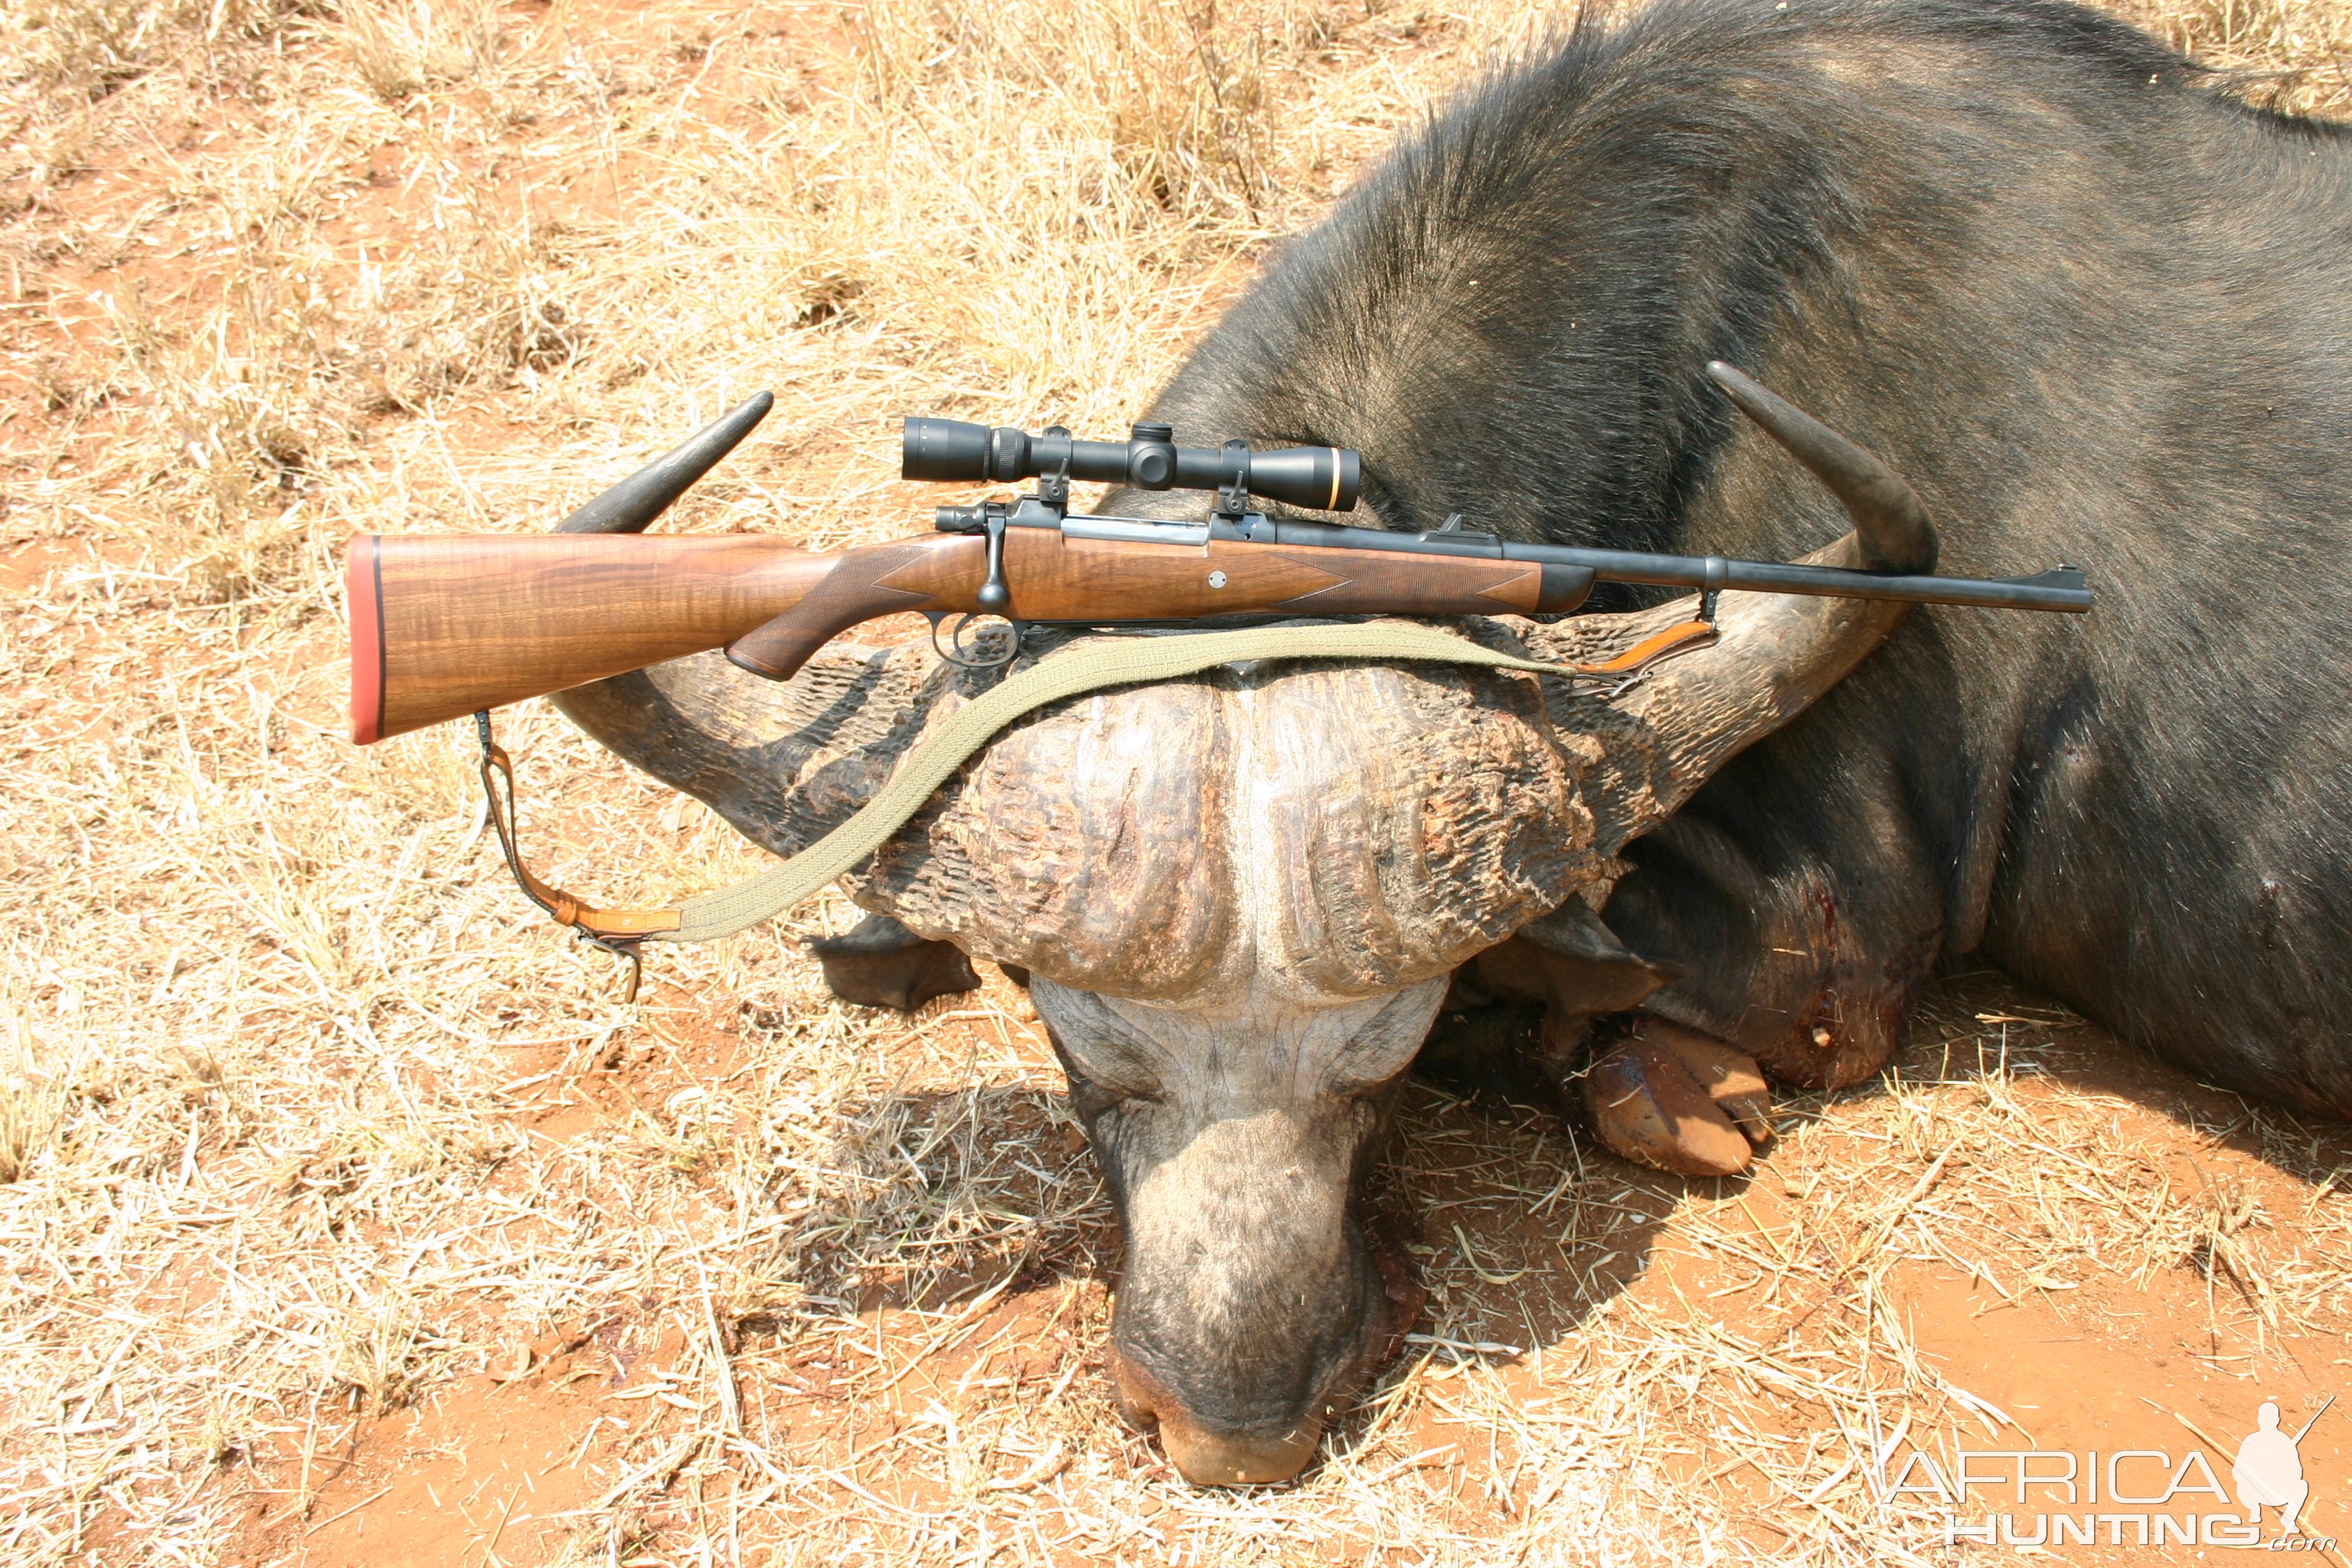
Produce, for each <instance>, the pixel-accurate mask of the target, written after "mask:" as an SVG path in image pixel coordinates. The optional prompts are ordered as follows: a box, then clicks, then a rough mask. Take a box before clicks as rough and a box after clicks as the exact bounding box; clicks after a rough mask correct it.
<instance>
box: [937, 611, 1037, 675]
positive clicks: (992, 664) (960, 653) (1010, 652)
mask: <svg viewBox="0 0 2352 1568" xmlns="http://www.w3.org/2000/svg"><path fill="white" fill-rule="evenodd" d="M922 616H923V619H925V620H927V621H929V622H930V623H931V651H932V652H933V653H936V654H938V655H939V656H940V658H941V659H943V660H945V661H946V662H947V663H949V664H951V665H954V666H955V667H956V668H958V669H1002V668H1004V667H1005V666H1006V665H1008V664H1011V663H1012V662H1013V660H1014V659H1016V658H1020V657H1021V642H1022V639H1023V638H1024V637H1026V636H1028V633H1029V623H1028V622H1026V621H1016V620H1013V619H1012V618H1011V617H1009V616H996V615H990V614H988V613H987V612H985V611H972V610H968V611H957V610H925V611H923V612H922ZM950 620H952V621H953V622H954V624H953V625H952V626H950V625H948V623H949V622H950ZM974 622H985V623H987V624H986V625H982V626H974V625H973V623H974ZM998 626H1003V627H1004V628H1005V630H1006V631H1007V632H1008V633H1009V634H1010V635H1009V636H1008V637H1006V638H1005V640H1004V652H1003V656H1002V657H1001V658H973V657H971V656H972V654H973V652H974V650H975V649H977V648H978V647H979V646H980V634H981V633H982V632H988V631H992V630H994V629H995V628H996V627H998ZM943 627H944V629H945V630H946V632H947V640H946V641H944V642H942V641H941V640H940V630H941V629H942V628H943Z"/></svg>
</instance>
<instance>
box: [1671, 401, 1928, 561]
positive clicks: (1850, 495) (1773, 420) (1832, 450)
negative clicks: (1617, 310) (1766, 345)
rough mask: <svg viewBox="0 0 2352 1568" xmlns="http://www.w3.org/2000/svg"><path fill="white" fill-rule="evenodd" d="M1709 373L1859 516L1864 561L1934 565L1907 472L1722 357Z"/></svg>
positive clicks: (1855, 522)
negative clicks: (1735, 368) (1904, 475)
mask: <svg viewBox="0 0 2352 1568" xmlns="http://www.w3.org/2000/svg"><path fill="white" fill-rule="evenodd" d="M1706 374H1708V376H1709V377H1711V378H1712V379H1713V380H1714V382H1715V384H1717V386H1720V387H1722V388H1723V390H1724V391H1725V392H1727V393H1728V394H1729V395H1730V397H1731V401H1732V402H1734V403H1736V404H1738V405H1739V412H1741V413H1742V414H1745V415H1747V416H1748V418H1750V419H1753V420H1754V421H1755V422H1756V423H1757V424H1758V425H1759V426H1762V427H1763V430H1764V433H1765V434H1766V435H1767V436H1769V437H1772V439H1774V440H1775V441H1778V442H1779V443H1780V445H1781V446H1783V447H1787V448H1788V450H1789V455H1790V457H1792V458H1796V459H1797V461H1799V462H1801V463H1802V464H1804V465H1805V467H1806V468H1809V469H1811V471H1812V474H1813V477H1814V478H1815V479H1819V480H1821V481H1822V483H1823V484H1824V485H1827V486H1828V487H1829V489H1830V493H1831V494H1832V495H1834V496H1836V497H1837V499H1838V500H1840V501H1842V502H1843V503H1844V505H1845V510H1846V513H1847V515H1849V516H1850V517H1852V518H1853V532H1854V537H1855V539H1856V540H1857V541H1858V542H1860V543H1861V545H1862V557H1863V565H1864V567H1866V568H1868V569H1869V570H1871V571H1873V572H1902V573H1912V572H1932V571H1934V570H1935V569H1936V526H1935V524H1933V523H1931V522H1929V521H1927V508H1926V507H1924V506H1922V505H1920V504H1919V496H1918V493H1917V492H1916V491H1915V490H1914V489H1912V488H1911V487H1910V486H1909V485H1907V484H1906V483H1904V482H1903V476H1902V475H1900V474H1898V473H1896V472H1895V470H1894V469H1892V468H1888V467H1887V466H1886V465H1885V464H1884V463H1882V462H1880V461H1879V460H1878V459H1877V458H1874V457H1872V456H1871V455H1870V454H1869V453H1868V452H1865V451H1864V450H1863V449H1862V448H1861V447H1857V446H1855V445H1854V444H1853V442H1851V441H1849V440H1847V439H1846V438H1845V437H1843V436H1841V435H1839V434H1838V433H1837V432H1836V431H1834V430H1832V429H1831V428H1830V427H1829V426H1826V425H1824V424H1822V422H1821V421H1820V420H1818V419H1816V418H1814V417H1813V416H1811V415H1810V414H1808V413H1806V412H1805V411H1804V410H1803V409H1801V408H1799V407H1798V406H1796V405H1794V404H1792V403H1790V402H1788V401H1787V400H1786V399H1784V398H1781V397H1780V396H1778V395H1775V394H1774V393H1772V392H1771V391H1770V390H1769V389H1768V388H1766V387H1765V386H1764V385H1763V384H1761V383H1759V382H1757V381H1755V380H1753V379H1752V378H1750V377H1748V376H1746V375H1743V374H1740V373H1739V372H1738V371H1737V370H1734V369H1733V368H1732V367H1731V366H1729V365H1727V364H1726V363H1723V362H1722V361H1721V360H1714V361H1711V362H1709V363H1708V365H1707V367H1706Z"/></svg>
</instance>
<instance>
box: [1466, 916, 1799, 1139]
mask: <svg viewBox="0 0 2352 1568" xmlns="http://www.w3.org/2000/svg"><path fill="white" fill-rule="evenodd" d="M1674 978H1675V971H1673V970H1672V969H1669V968H1666V967H1663V966H1661V965H1658V964H1654V963H1650V962H1648V961H1647V960H1645V959H1643V958H1642V957H1640V956H1639V955H1637V954H1635V953H1634V952H1633V951H1631V950H1630V949H1628V948H1627V947H1626V946H1625V945H1624V944H1623V943H1622V942H1620V941H1618V939H1617V937H1616V934H1615V933H1614V932H1613V931H1611V930H1610V929H1609V927H1608V926H1607V925H1606V924H1605V923H1604V922H1603V921H1601V918H1600V917H1599V916H1598V915H1596V914H1594V913H1593V912H1592V910H1591V909H1590V908H1589V907H1588V906H1587V905H1586V904H1584V902H1583V901H1582V900H1574V899H1571V900H1569V902H1568V903H1567V904H1565V905H1563V906H1561V908H1560V909H1559V910H1556V911H1554V912H1553V913H1552V914H1549V915H1547V916H1545V917H1544V918H1543V919H1542V920H1540V921H1535V922H1533V923H1532V924H1530V925H1528V926H1526V927H1523V928H1521V930H1520V931H1519V933H1518V934H1517V936H1514V937H1513V938H1511V939H1510V940H1509V941H1508V942H1503V943H1501V944H1500V945H1498V946H1496V947H1492V948H1489V949H1488V950H1487V951H1486V952H1482V953H1480V954H1479V955H1478V956H1477V957H1476V958H1475V959H1473V960H1472V961H1471V962H1470V963H1467V964H1465V965H1464V966H1463V968H1462V969H1461V971H1460V972H1458V973H1456V975H1455V977H1454V988H1453V991H1452V992H1451V993H1450V994H1449V995H1448V997H1447V1002H1446V1006H1445V1009H1444V1013H1443V1014H1442V1015H1441V1022H1440V1026H1439V1027H1438V1028H1437V1029H1436V1030H1434V1031H1433V1033H1432V1036H1431V1039H1430V1042H1429V1044H1428V1045H1427V1046H1426V1047H1423V1062H1422V1067H1423V1071H1424V1072H1425V1073H1427V1074H1428V1075H1429V1076H1431V1077H1433V1078H1436V1079H1439V1080H1441V1081H1445V1082H1450V1083H1452V1084H1454V1085H1455V1086H1457V1087H1466V1086H1467V1085H1470V1084H1474V1083H1475V1084H1477V1085H1479V1086H1482V1087H1487V1088H1492V1089H1496V1090H1499V1091H1500V1092H1502V1093H1504V1094H1506V1095H1507V1096H1510V1097H1512V1098H1514V1099H1519V1100H1536V1101H1538V1102H1540V1101H1543V1100H1549V1101H1551V1102H1553V1103H1555V1104H1557V1105H1559V1108H1560V1109H1561V1110H1562V1111H1564V1112H1566V1113H1568V1114H1570V1115H1573V1114H1575V1112H1576V1111H1577V1110H1582V1111H1583V1112H1584V1113H1585V1114H1586V1115H1587V1116H1589V1117H1590V1118H1591V1122H1592V1125H1593V1127H1594V1129H1595V1131H1598V1132H1599V1133H1600V1135H1601V1141H1602V1142H1604V1143H1606V1144H1607V1145H1608V1146H1609V1148H1610V1149H1611V1150H1612V1151H1613V1152H1615V1153H1617V1154H1618V1155H1620V1156H1621V1157H1622V1158H1624V1159H1628V1160H1633V1161H1635V1162H1637V1163H1642V1164H1647V1165H1654V1166H1657V1167H1658V1168H1660V1169H1662V1170H1667V1171H1673V1172H1676V1173H1680V1174H1683V1175H1691V1176H1725V1175H1731V1174H1735V1173H1738V1172H1740V1171H1744V1170H1746V1169H1747V1168H1748V1165H1749V1164H1750V1163H1753V1161H1754V1159H1755V1152H1756V1150H1757V1148H1758V1147H1759V1146H1760V1145H1762V1144H1763V1143H1765V1142H1768V1141H1769V1139H1770V1137H1771V1121H1770V1106H1771V1098H1770V1094H1769V1090H1767V1089H1766V1088H1765V1085H1764V1078H1763V1074H1762V1073H1761V1072H1759V1070H1758V1068H1757V1066H1756V1062H1755V1060H1754V1058H1750V1057H1748V1055H1746V1054H1745V1053H1744V1052H1741V1051H1739V1050H1738V1049H1737V1048H1736V1047H1730V1046H1727V1045H1724V1044H1722V1043H1721V1042H1719V1041H1717V1040H1713V1039H1710V1038H1708V1037H1706V1036H1705V1035H1702V1034H1700V1033H1698V1032H1697V1031H1696V1030H1693V1029H1688V1028H1685V1027H1682V1026H1678V1025H1675V1024H1673V1023H1669V1022H1668V1021H1666V1020H1665V1019H1664V1018H1658V1017H1653V1016H1644V1017H1643V1021H1642V1022H1641V1024H1640V1025H1639V1026H1637V1027H1636V1028H1635V1029H1634V1031H1633V1033H1632V1034H1631V1035H1630V1036H1628V1037H1625V1038H1623V1039H1622V1040H1620V1041H1618V1042H1617V1043H1615V1044H1613V1045H1612V1046H1610V1047H1607V1048H1605V1049H1604V1050H1603V1051H1602V1052H1601V1055H1600V1056H1599V1058H1597V1059H1594V1060H1591V1065H1590V1068H1587V1066H1586V1063H1587V1060H1588V1058H1590V1057H1591V1049H1590V1042H1591V1032H1592V1031H1591V1022H1592V1019H1593V1017H1594V1016H1595V1015H1598V1014H1604V1013H1622V1012H1623V1011H1624V1010H1626V1009H1628V1008H1632V1007H1634V1006H1636V1005H1639V1004H1640V1003H1641V1002H1642V1001H1643V998H1644V997H1646V996H1648V995H1650V994H1652V993H1654V992H1655V991H1657V990H1658V989H1659V988H1660V987H1662V986H1664V985H1666V984H1669V983H1670V982H1671V981H1672V980H1673V979H1674ZM1579 1083H1581V1085H1582V1089H1581V1092H1580V1093H1579V1092H1578V1089H1577V1086H1578V1084H1579Z"/></svg>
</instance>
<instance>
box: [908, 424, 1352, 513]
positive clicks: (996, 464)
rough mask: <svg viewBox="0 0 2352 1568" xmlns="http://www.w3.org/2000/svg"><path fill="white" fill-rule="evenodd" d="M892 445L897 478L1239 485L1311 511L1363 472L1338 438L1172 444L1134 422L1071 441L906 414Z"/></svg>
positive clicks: (1340, 499) (1346, 493)
mask: <svg viewBox="0 0 2352 1568" xmlns="http://www.w3.org/2000/svg"><path fill="white" fill-rule="evenodd" d="M899 450H900V458H899V466H898V474H899V477H900V478H901V479H946V480H959V479H965V480H968V479H994V480H998V481H1000V482H1003V483H1012V482H1014V481H1017V480H1021V479H1036V478H1038V477H1039V476H1040V475H1054V474H1063V475H1066V477H1067V478H1070V479H1095V480H1099V481H1102V482H1104V483H1108V484H1114V485H1133V486H1134V487H1135V488H1136V489H1144V490H1171V489H1176V490H1216V489H1233V488H1236V487H1238V488H1239V489H1243V490H1245V491H1247V492H1249V493H1250V494H1252V495H1261V496H1266V497H1269V498H1271V499H1273V500H1279V501H1287V502H1289V503H1290V504H1291V505H1292V506H1297V507H1306V508H1307V509H1309V510H1315V511H1353V510H1356V489H1357V485H1358V483H1359V481H1360V477H1361V471H1362V462H1361V459H1360V458H1358V457H1357V455H1356V454H1355V453H1354V452H1351V451H1349V450H1347V449H1346V448H1344V447H1283V448H1282V449H1280V450H1279V451H1273V452H1253V451H1251V450H1250V449H1249V447H1248V445H1247V444H1246V443H1244V442H1241V441H1228V442H1226V443H1225V444H1224V445H1223V447H1179V446H1178V445H1176V432H1175V431H1174V430H1172V429H1171V428H1170V427H1169V426H1165V425H1138V426H1135V427H1134V430H1133V433H1132V434H1131V435H1129V437H1128V439H1126V440H1124V441H1076V440H1072V439H1071V438H1070V434H1069V432H1068V431H1066V430H1064V429H1062V428H1060V427H1059V426H1055V427H1053V428H1050V429H1048V430H1047V431H1046V432H1045V434H1044V435H1042V436H1032V435H1030V434H1029V433H1028V432H1026V431H1024V430H1015V429H1013V428H1012V427H1011V426H1002V425H1000V426H995V427H993V428H992V427H990V426H986V425H967V424H965V423H963V421H961V420H960V419H918V418H913V417H909V418H908V421H907V427H906V431H905V434H904V436H903V437H901V444H900V448H899Z"/></svg>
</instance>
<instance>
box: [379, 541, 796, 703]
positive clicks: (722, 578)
mask: <svg viewBox="0 0 2352 1568" xmlns="http://www.w3.org/2000/svg"><path fill="white" fill-rule="evenodd" d="M839 559H840V557H838V556H835V555H822V554H816V553H814V552H810V551H806V550H803V549H800V548H799V547H797V546H795V545H793V544H789V543H786V542H783V541H782V540H778V539H769V538H763V537H761V536H760V535H757V534H705V535H693V534H688V535H677V536H661V537H654V538H646V537H644V536H642V535H635V534H588V533H582V534H543V535H530V534H526V535H516V536H509V535H504V534H451V535H444V536H438V537H424V538H394V537H386V536H383V535H379V534H362V535H360V536H359V537H358V538H356V539H354V540H352V546H351V554H350V559H349V563H348V566H347V568H346V572H345V577H344V583H345V587H346V589H347V591H348V593H349V595H350V604H351V623H352V740H354V741H357V742H360V743H361V744H362V745H364V744H366V743H367V742H371V741H380V740H383V738H384V737H385V736H387V735H398V734H403V733H404V732H406V731H410V730H415V729H419V728H422V727H423V726H425V725H426V724H433V723H437V722H439V721H442V720H444V719H458V718H463V717H464V716H465V715H467V714H468V713H471V712H473V711H474V710H477V709H481V708H495V707H499V706H500V705H501V704H504V703H508V702H519V701H520V700H522V699H524V698H526V697H541V696H544V695H546V694H547V693H548V692H551V691H562V690H565V689H569V688H571V687H574V686H583V685H585V684H587V683H588V682H589V681H592V680H602V679H604V678H605V677H607V676H612V675H618V674H621V673H622V672H623V671H625V670H631V669H641V668H644V667H645V666H646V665H649V664H658V663H660V662H661V661H662V660H664V659H669V658H682V657H684V656H685V655H687V654H690V653H700V652H702V651H704V650H705V649H708V648H714V647H722V646H724V645H725V644H726V643H728V642H730V641H731V640H732V639H734V638H736V637H740V636H741V635H742V634H743V633H745V632H747V631H749V630H751V628H752V627H754V626H760V625H761V624H762V623H764V622H766V621H769V620H771V619H772V618H774V617H775V616H778V615H779V614H781V613H782V612H783V611H784V610H786V609H789V608H790V607H792V606H793V605H795V604H798V603H799V602H800V601H801V600H802V598H803V597H804V596H805V595H807V594H808V593H809V591H810V590H811V589H813V588H814V587H815V586H816V585H817V584H820V583H822V582H823V581H824V577H825V574H827V573H828V572H830V571H831V570H832V569H833V566H834V563H835V562H836V561H838V560H839Z"/></svg>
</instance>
